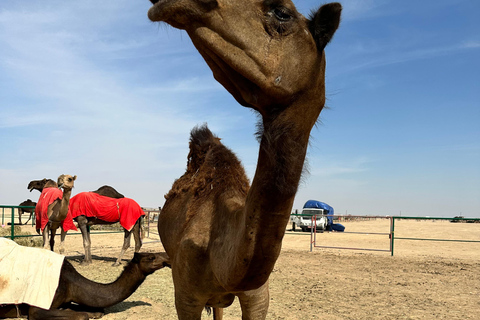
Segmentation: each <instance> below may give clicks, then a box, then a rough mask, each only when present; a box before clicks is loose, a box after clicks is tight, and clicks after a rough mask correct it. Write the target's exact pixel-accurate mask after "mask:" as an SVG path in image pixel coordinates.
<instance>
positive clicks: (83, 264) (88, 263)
mask: <svg viewBox="0 0 480 320" xmlns="http://www.w3.org/2000/svg"><path fill="white" fill-rule="evenodd" d="M91 264H92V261H85V260H83V261H82V262H81V263H80V265H81V266H88V265H91Z"/></svg>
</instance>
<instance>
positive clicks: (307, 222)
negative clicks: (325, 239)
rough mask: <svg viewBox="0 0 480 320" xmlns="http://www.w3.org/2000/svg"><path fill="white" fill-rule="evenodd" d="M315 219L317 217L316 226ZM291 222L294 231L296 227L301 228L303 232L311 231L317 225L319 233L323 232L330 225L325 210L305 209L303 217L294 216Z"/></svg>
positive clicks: (291, 217)
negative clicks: (313, 220)
mask: <svg viewBox="0 0 480 320" xmlns="http://www.w3.org/2000/svg"><path fill="white" fill-rule="evenodd" d="M313 217H315V224H313V223H312V218H313ZM290 220H291V221H292V223H293V224H292V225H293V227H292V229H293V231H295V229H296V227H299V228H300V229H302V231H309V230H310V229H311V228H312V226H313V225H315V226H316V228H317V231H318V232H323V231H324V230H326V229H327V225H328V219H327V217H326V216H325V210H324V209H317V208H304V209H303V210H302V213H301V215H292V216H290Z"/></svg>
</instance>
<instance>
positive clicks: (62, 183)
mask: <svg viewBox="0 0 480 320" xmlns="http://www.w3.org/2000/svg"><path fill="white" fill-rule="evenodd" d="M75 179H77V176H71V175H68V174H62V175H61V176H59V177H58V179H57V185H58V188H56V187H46V188H43V190H42V193H41V194H40V198H39V199H38V202H37V205H36V206H35V213H36V215H35V222H36V229H37V232H40V230H42V235H43V247H44V248H45V249H48V243H50V250H52V251H53V247H54V245H55V234H56V232H57V229H58V228H61V230H62V231H61V240H60V249H59V252H60V253H61V254H63V252H64V250H65V247H64V242H65V236H66V235H67V231H68V230H77V228H76V227H75V224H74V223H73V219H72V216H71V215H70V212H69V210H68V205H69V202H70V195H71V194H72V189H73V184H74V181H75ZM61 189H63V192H62V190H61ZM49 237H50V241H48V238H49Z"/></svg>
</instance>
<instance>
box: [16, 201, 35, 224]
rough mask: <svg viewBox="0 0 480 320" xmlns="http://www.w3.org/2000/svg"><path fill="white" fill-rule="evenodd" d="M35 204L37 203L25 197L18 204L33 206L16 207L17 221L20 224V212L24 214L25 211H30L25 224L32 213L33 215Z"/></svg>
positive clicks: (20, 205)
mask: <svg viewBox="0 0 480 320" xmlns="http://www.w3.org/2000/svg"><path fill="white" fill-rule="evenodd" d="M36 205H37V203H36V202H33V201H32V200H30V199H27V200H25V201H23V202H22V203H20V204H19V205H18V206H19V207H33V208H18V222H19V223H20V224H22V214H24V213H25V212H28V213H30V217H29V218H28V220H27V222H25V224H27V223H28V221H30V219H32V215H33V212H34V211H35V206H36Z"/></svg>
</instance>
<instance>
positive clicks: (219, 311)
mask: <svg viewBox="0 0 480 320" xmlns="http://www.w3.org/2000/svg"><path fill="white" fill-rule="evenodd" d="M222 319H223V308H213V320H222Z"/></svg>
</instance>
